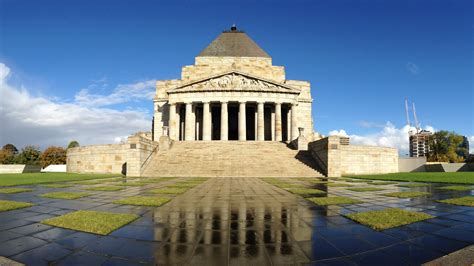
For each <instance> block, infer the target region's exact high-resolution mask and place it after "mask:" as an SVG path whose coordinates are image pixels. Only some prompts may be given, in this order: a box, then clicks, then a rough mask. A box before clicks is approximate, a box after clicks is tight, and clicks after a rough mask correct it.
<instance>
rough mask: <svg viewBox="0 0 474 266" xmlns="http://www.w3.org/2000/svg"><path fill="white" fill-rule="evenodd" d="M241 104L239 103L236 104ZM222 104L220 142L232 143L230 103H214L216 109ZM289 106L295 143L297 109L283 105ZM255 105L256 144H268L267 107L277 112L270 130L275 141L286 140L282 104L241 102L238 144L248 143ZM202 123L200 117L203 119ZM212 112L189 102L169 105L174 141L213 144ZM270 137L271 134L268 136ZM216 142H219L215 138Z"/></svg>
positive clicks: (290, 131) (208, 106)
mask: <svg viewBox="0 0 474 266" xmlns="http://www.w3.org/2000/svg"><path fill="white" fill-rule="evenodd" d="M235 103H237V102H235ZM219 104H220V138H219V140H224V141H225V140H229V102H226V101H221V102H212V105H213V106H215V105H219ZM283 104H284V105H285V107H286V108H285V110H287V113H286V118H287V121H286V123H285V124H286V125H287V128H286V129H285V131H286V133H287V134H286V140H290V141H291V140H294V139H296V138H297V137H298V126H297V118H296V117H297V110H296V109H297V106H296V105H295V104H291V103H283ZM181 105H184V106H185V107H184V109H185V110H184V118H183V117H181V115H182V113H183V112H180V111H179V110H180V109H178V106H181ZM198 105H199V106H201V105H202V125H201V126H202V136H201V137H200V136H199V135H198V134H199V131H198V130H196V129H197V128H198V127H199V126H197V124H196V123H197V115H196V113H197V112H196V107H197V106H198ZM248 105H252V106H254V107H255V105H256V108H255V140H257V141H264V140H265V133H266V132H265V130H266V129H265V111H264V110H265V106H270V107H271V108H272V110H273V112H272V114H271V118H270V119H271V127H267V130H270V131H272V132H271V136H272V137H271V140H274V141H282V140H283V122H282V103H280V102H272V103H269V102H256V103H255V102H244V101H239V102H238V116H237V119H238V140H240V141H246V140H248V137H247V128H246V127H247V116H248V115H249V114H247V106H248ZM199 119H200V117H199ZM212 126H213V125H212V111H211V102H210V101H203V102H186V103H179V104H177V103H170V104H169V136H170V138H171V139H174V140H185V141H192V140H199V139H202V140H205V141H209V140H212V138H213V136H212ZM267 134H268V133H267ZM214 139H217V138H216V136H214Z"/></svg>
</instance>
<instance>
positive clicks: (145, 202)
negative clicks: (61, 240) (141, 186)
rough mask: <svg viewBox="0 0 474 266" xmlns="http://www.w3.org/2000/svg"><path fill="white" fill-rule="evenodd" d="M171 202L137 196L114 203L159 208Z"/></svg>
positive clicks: (163, 199)
mask: <svg viewBox="0 0 474 266" xmlns="http://www.w3.org/2000/svg"><path fill="white" fill-rule="evenodd" d="M170 200H171V199H169V198H159V197H142V196H136V197H128V198H125V199H121V200H116V201H113V202H112V203H115V204H124V205H137V206H153V207H159V206H161V205H163V204H165V203H167V202H168V201H170Z"/></svg>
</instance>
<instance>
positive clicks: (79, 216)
mask: <svg viewBox="0 0 474 266" xmlns="http://www.w3.org/2000/svg"><path fill="white" fill-rule="evenodd" d="M138 217H139V216H138V215H135V214H125V213H113V212H98V211H75V212H71V213H68V214H65V215H61V216H59V217H55V218H50V219H46V220H43V221H41V223H42V224H47V225H52V226H57V227H62V228H66V229H72V230H77V231H83V232H87V233H93V234H98V235H108V234H110V233H111V232H113V231H115V230H117V229H119V228H120V227H122V226H124V225H127V224H129V223H131V222H133V221H135V220H136V219H138Z"/></svg>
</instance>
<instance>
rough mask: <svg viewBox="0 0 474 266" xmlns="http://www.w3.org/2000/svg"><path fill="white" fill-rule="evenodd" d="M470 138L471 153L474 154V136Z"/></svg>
mask: <svg viewBox="0 0 474 266" xmlns="http://www.w3.org/2000/svg"><path fill="white" fill-rule="evenodd" d="M468 140H469V153H470V154H474V136H470V137H469V138H468Z"/></svg>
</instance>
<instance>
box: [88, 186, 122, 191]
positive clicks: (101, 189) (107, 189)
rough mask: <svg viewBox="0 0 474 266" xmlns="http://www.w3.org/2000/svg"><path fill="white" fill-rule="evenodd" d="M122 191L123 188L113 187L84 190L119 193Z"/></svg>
mask: <svg viewBox="0 0 474 266" xmlns="http://www.w3.org/2000/svg"><path fill="white" fill-rule="evenodd" d="M122 189H124V188H123V187H115V186H100V187H90V188H86V190H90V191H119V190H122Z"/></svg>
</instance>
